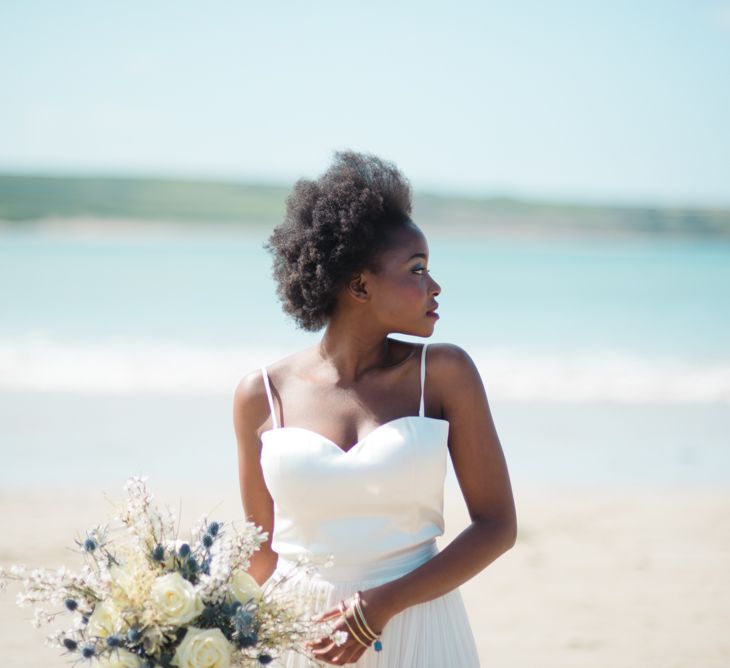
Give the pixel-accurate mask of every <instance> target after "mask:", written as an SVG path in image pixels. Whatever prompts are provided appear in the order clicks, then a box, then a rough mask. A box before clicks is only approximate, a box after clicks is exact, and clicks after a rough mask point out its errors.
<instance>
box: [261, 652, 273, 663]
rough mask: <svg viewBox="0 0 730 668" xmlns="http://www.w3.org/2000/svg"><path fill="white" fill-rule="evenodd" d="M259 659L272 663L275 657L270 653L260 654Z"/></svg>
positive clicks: (262, 661)
mask: <svg viewBox="0 0 730 668" xmlns="http://www.w3.org/2000/svg"><path fill="white" fill-rule="evenodd" d="M258 660H259V663H262V664H264V665H266V664H267V663H271V662H272V661H273V660H274V659H273V657H272V656H271V655H270V654H259V655H258Z"/></svg>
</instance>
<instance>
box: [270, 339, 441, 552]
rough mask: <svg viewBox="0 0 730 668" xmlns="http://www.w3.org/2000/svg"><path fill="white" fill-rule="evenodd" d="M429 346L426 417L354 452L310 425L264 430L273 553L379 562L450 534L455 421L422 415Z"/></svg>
mask: <svg viewBox="0 0 730 668" xmlns="http://www.w3.org/2000/svg"><path fill="white" fill-rule="evenodd" d="M425 348H426V345H424V346H423V349H422V352H421V408H420V411H419V412H420V414H419V415H407V416H403V417H399V418H395V419H394V420H390V421H389V422H386V423H384V424H381V425H380V426H378V427H377V428H376V429H374V430H373V431H371V432H370V433H369V434H367V435H366V436H365V438H363V439H362V440H360V441H358V442H357V443H356V444H355V445H353V446H352V447H351V448H349V449H348V450H344V449H343V448H341V447H340V446H339V445H337V444H336V443H334V442H333V441H332V440H330V439H328V438H327V437H325V436H323V435H322V434H319V433H317V432H315V431H312V430H309V429H306V428H303V427H278V426H277V425H276V418H275V417H274V418H273V420H274V428H273V429H269V430H267V431H264V432H263V433H262V434H261V442H262V449H261V467H262V470H263V474H264V480H265V482H266V485H267V488H268V490H269V493H270V494H271V496H272V498H273V500H274V530H273V536H272V540H271V548H272V549H273V550H274V552H277V553H278V554H279V556H281V557H284V558H285V559H288V560H292V561H294V560H296V558H297V557H298V556H299V555H306V556H307V557H309V558H310V559H311V560H312V561H313V562H315V563H321V562H324V561H325V560H326V559H327V557H328V556H329V555H333V556H334V558H335V563H336V564H339V565H343V566H344V565H348V564H353V565H356V564H360V563H374V562H378V561H380V560H386V561H387V560H388V559H391V558H392V559H397V558H398V556H399V555H401V554H403V555H405V554H407V553H412V552H413V550H415V549H418V546H422V545H424V544H425V543H427V542H430V541H433V540H434V539H435V538H436V536H440V535H442V534H443V533H444V519H443V493H444V481H445V476H446V466H447V453H448V445H447V443H448V434H449V422H448V421H447V420H444V419H441V418H432V417H426V416H425V415H423V406H424V402H423V380H424V371H425ZM262 371H263V373H264V381H265V383H266V389H267V394H268V395H269V402H270V404H271V407H272V416H274V415H275V413H274V411H273V399H272V395H271V391H270V387H269V381H268V376H267V375H266V369H265V368H263V369H262Z"/></svg>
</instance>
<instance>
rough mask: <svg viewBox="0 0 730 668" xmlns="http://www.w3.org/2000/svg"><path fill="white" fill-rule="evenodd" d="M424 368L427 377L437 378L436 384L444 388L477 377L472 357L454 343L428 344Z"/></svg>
mask: <svg viewBox="0 0 730 668" xmlns="http://www.w3.org/2000/svg"><path fill="white" fill-rule="evenodd" d="M426 368H427V370H428V372H429V375H431V376H436V377H438V379H439V381H438V382H439V383H443V384H444V385H445V386H450V385H451V384H452V383H458V382H460V381H463V380H464V379H468V378H475V377H478V376H479V370H478V368H477V365H476V363H475V362H474V359H473V358H472V356H471V355H470V354H469V353H468V352H467V351H466V350H465V349H464V348H462V347H461V346H459V345H457V344H456V343H449V342H441V341H439V342H434V343H430V342H429V344H428V349H427V351H426Z"/></svg>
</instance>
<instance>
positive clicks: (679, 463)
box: [0, 220, 730, 494]
mask: <svg viewBox="0 0 730 668" xmlns="http://www.w3.org/2000/svg"><path fill="white" fill-rule="evenodd" d="M270 231H271V230H270V229H268V228H267V227H265V226H253V227H249V228H242V227H238V226H233V225H216V224H210V225H205V224H196V225H178V224H172V223H170V224H161V223H134V224H131V223H129V224H121V223H118V222H117V223H114V224H112V223H109V222H107V221H101V220H97V221H94V220H85V221H80V222H79V221H76V222H74V221H54V222H52V223H23V224H14V225H3V226H0V451H1V452H2V466H1V467H0V488H4V489H8V490H11V489H15V488H18V487H37V486H48V487H74V486H78V485H83V484H85V483H90V482H92V481H93V482H94V483H95V484H104V485H111V486H113V487H117V486H118V487H121V486H122V485H123V483H124V481H125V480H126V478H127V477H128V476H129V475H146V476H148V477H149V478H150V480H151V481H155V480H159V481H162V482H164V483H165V484H169V483H174V484H178V483H179V484H180V486H181V488H183V487H184V488H186V489H189V488H190V486H193V487H194V486H195V485H196V484H201V485H203V484H205V485H209V484H210V483H213V484H217V483H218V482H220V483H221V484H222V485H224V486H228V487H229V488H230V489H233V490H234V492H233V493H234V494H235V493H237V485H238V482H237V480H238V478H237V476H238V468H237V460H236V457H237V453H236V444H235V437H234V433H233V424H232V417H231V416H232V410H231V409H232V396H233V390H234V388H235V386H236V384H237V383H238V380H239V379H240V378H241V376H242V375H243V374H245V373H247V372H248V371H251V370H253V369H255V368H258V367H259V366H261V365H263V364H271V363H272V362H274V361H276V360H277V359H279V358H281V357H284V356H286V355H288V354H290V353H292V352H294V351H296V350H299V349H301V348H304V347H307V346H310V345H312V344H314V343H315V342H316V341H317V340H318V339H319V338H320V336H321V332H317V333H312V332H305V331H303V330H301V329H298V328H297V327H296V324H295V323H294V321H293V320H292V319H291V318H289V317H288V316H286V314H284V313H283V311H282V309H281V304H280V303H279V302H278V300H277V298H276V294H275V285H274V282H273V279H272V276H271V268H272V258H271V256H270V254H269V253H268V252H267V251H266V250H265V248H264V243H265V241H266V239H267V238H268V235H269V234H270ZM426 233H427V238H428V244H429V256H430V257H429V262H428V267H429V269H430V271H431V275H432V276H433V277H434V278H435V279H436V280H437V281H438V283H439V284H440V286H441V288H442V291H441V294H440V295H438V297H437V300H438V302H439V313H440V316H441V317H440V320H438V322H437V323H436V326H435V331H434V334H433V336H432V337H431V338H430V339H429V340H430V341H432V342H441V341H445V342H450V343H454V344H456V345H459V346H460V347H462V348H463V349H464V350H465V351H466V352H467V353H468V354H469V355H470V356H471V357H472V358H473V359H474V361H475V363H476V364H477V366H478V368H479V371H480V374H481V377H482V382H483V384H484V387H485V391H486V393H487V397H488V401H489V408H490V412H491V415H492V418H493V420H494V423H495V426H496V428H497V432H498V434H499V439H500V447H501V448H502V450H503V452H504V455H505V461H506V463H507V466H508V470H509V475H510V479H511V482H512V485H513V487H514V488H518V487H520V486H547V487H550V486H559V487H584V486H591V487H594V486H605V487H611V488H621V487H649V488H657V487H677V486H680V487H695V488H696V487H718V486H719V487H725V486H727V485H728V484H729V483H730V243H727V242H721V241H717V240H712V239H701V238H698V239H686V238H685V239H678V238H662V237H647V236H636V237H620V238H619V237H615V238H598V237H585V238H575V237H572V238H571V237H565V236H561V237H551V236H550V235H542V236H540V237H527V236H520V237H517V236H499V237H494V236H489V235H485V234H470V233H467V232H459V233H454V232H449V230H448V229H435V230H426ZM393 336H395V337H397V338H401V339H404V340H412V341H420V340H422V339H419V338H418V337H413V336H408V335H401V334H397V333H394V334H393ZM448 484H449V485H452V486H455V485H456V484H457V483H456V478H455V472H454V471H453V468H452V465H451V463H449V474H448Z"/></svg>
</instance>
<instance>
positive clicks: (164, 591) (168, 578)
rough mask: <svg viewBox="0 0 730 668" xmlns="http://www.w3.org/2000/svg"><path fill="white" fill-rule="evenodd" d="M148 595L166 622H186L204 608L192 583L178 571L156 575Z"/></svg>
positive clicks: (191, 619)
mask: <svg viewBox="0 0 730 668" xmlns="http://www.w3.org/2000/svg"><path fill="white" fill-rule="evenodd" d="M150 596H151V598H152V602H153V603H154V605H155V607H156V608H157V609H158V610H159V611H160V612H161V613H162V615H163V617H164V618H165V621H166V622H167V623H168V624H178V625H180V624H187V623H188V622H191V621H193V620H194V619H195V618H196V617H197V616H198V615H199V614H200V613H201V612H203V609H204V608H205V605H204V603H203V601H202V600H201V598H200V596H199V595H198V593H197V592H196V591H195V588H194V587H193V585H192V584H191V583H190V582H188V581H187V580H186V579H185V578H184V577H183V576H182V575H180V573H168V574H167V575H161V576H160V577H158V578H157V579H156V580H155V582H154V584H153V585H152V589H151V591H150Z"/></svg>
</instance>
